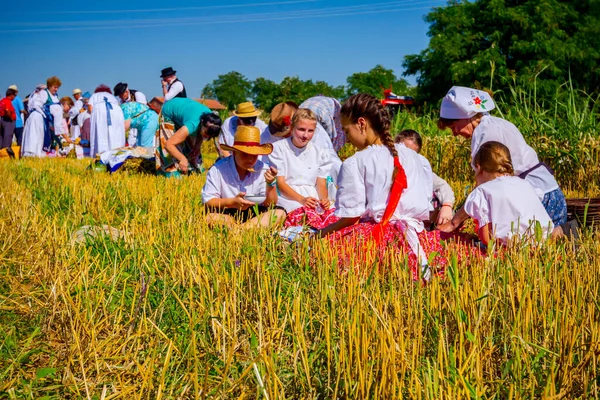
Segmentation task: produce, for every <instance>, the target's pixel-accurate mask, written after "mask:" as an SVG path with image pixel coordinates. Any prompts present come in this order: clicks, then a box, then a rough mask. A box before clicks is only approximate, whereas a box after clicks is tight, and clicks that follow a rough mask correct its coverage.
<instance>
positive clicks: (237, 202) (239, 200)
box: [233, 192, 254, 210]
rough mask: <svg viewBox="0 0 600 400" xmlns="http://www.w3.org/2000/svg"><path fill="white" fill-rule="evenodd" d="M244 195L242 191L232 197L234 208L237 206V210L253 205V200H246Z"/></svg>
mask: <svg viewBox="0 0 600 400" xmlns="http://www.w3.org/2000/svg"><path fill="white" fill-rule="evenodd" d="M245 195H246V193H244V192H242V193H238V194H237V196H235V197H234V198H233V204H234V208H237V209H239V210H246V209H248V208H249V207H252V206H254V203H253V202H251V201H248V200H246V199H245V198H244V196H245Z"/></svg>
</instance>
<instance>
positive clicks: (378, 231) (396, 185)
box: [371, 156, 408, 246]
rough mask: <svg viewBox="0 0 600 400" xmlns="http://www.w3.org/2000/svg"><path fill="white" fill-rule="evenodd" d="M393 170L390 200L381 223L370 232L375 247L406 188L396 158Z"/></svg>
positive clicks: (404, 177) (403, 176) (402, 170)
mask: <svg viewBox="0 0 600 400" xmlns="http://www.w3.org/2000/svg"><path fill="white" fill-rule="evenodd" d="M394 168H395V169H396V178H395V179H394V182H392V188H391V190H390V198H389V201H388V204H387V207H386V208H385V211H384V212H383V218H381V221H379V223H378V224H375V226H374V227H373V230H372V231H371V237H372V238H373V240H374V241H375V244H377V246H379V244H381V241H382V240H383V232H384V228H385V226H386V225H387V224H388V223H389V222H390V219H391V218H392V216H393V215H394V211H396V207H398V203H400V197H401V196H402V191H403V190H404V189H406V188H407V187H408V182H407V180H406V172H405V171H404V168H403V167H402V164H400V160H399V159H398V157H397V156H396V157H394Z"/></svg>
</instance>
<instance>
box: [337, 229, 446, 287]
mask: <svg viewBox="0 0 600 400" xmlns="http://www.w3.org/2000/svg"><path fill="white" fill-rule="evenodd" d="M376 226H378V224H375V223H374V222H362V223H359V224H356V225H352V226H349V227H347V228H344V229H342V230H340V231H338V232H336V233H333V234H331V235H329V236H328V240H329V244H330V249H331V254H332V255H333V256H337V257H338V264H339V269H340V272H342V273H346V272H348V270H349V269H350V268H351V267H352V266H354V269H355V271H356V272H358V273H360V272H365V271H360V268H361V267H364V266H365V264H369V263H371V262H374V261H377V262H378V264H379V265H380V269H384V267H385V265H386V263H383V262H382V260H385V259H386V257H388V256H389V255H390V254H394V253H395V254H397V253H400V254H403V255H407V256H408V265H409V267H410V270H411V273H412V276H413V279H414V280H418V279H419V274H420V268H419V267H420V265H419V263H418V260H417V256H416V254H414V253H413V252H412V250H411V249H410V246H409V245H408V243H407V242H406V240H405V239H404V233H403V232H402V228H401V227H400V225H399V224H396V223H394V222H391V223H389V224H387V225H384V226H383V229H382V233H383V240H382V241H381V242H379V243H378V244H376V243H375V241H373V240H372V238H373V236H372V231H373V229H374V228H375V227H376ZM379 226H381V225H379ZM418 236H419V242H420V243H421V247H422V248H423V251H425V253H426V255H427V257H428V258H429V257H430V256H431V254H432V253H434V252H435V253H437V255H435V257H434V258H433V260H431V263H430V264H431V265H430V266H431V267H432V268H434V269H435V270H436V274H437V275H443V273H444V268H445V267H446V265H447V264H448V261H447V259H446V257H445V256H444V249H443V248H442V246H441V244H440V232H439V231H431V232H428V231H425V230H423V231H422V232H421V233H419V234H418ZM386 251H387V254H386ZM390 252H393V253H390ZM377 258H378V260H377Z"/></svg>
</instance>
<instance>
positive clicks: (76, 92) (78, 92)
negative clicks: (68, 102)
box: [73, 89, 81, 94]
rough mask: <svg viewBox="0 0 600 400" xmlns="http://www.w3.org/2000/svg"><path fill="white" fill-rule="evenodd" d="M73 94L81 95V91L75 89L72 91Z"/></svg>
mask: <svg viewBox="0 0 600 400" xmlns="http://www.w3.org/2000/svg"><path fill="white" fill-rule="evenodd" d="M73 94H81V89H75V90H73Z"/></svg>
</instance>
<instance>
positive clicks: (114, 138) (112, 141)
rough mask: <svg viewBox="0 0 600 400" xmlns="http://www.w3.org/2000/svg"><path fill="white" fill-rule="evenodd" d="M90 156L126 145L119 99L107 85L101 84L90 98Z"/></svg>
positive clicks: (123, 120)
mask: <svg viewBox="0 0 600 400" xmlns="http://www.w3.org/2000/svg"><path fill="white" fill-rule="evenodd" d="M89 104H90V108H91V110H92V112H91V114H92V117H91V123H90V127H91V131H90V156H91V157H96V155H97V154H100V153H103V152H105V151H109V150H114V149H118V148H120V147H124V146H125V119H124V117H123V111H122V110H121V107H119V100H117V98H116V97H115V96H113V95H112V91H111V90H110V88H109V87H108V86H106V85H99V86H98V87H96V90H94V94H93V95H92V96H91V97H90V100H89Z"/></svg>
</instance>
